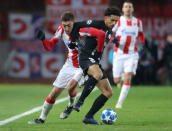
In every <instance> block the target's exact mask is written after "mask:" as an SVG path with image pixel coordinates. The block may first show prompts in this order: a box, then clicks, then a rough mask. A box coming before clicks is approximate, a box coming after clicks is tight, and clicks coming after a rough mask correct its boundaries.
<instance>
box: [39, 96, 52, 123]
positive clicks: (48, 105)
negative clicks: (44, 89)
mask: <svg viewBox="0 0 172 131" xmlns="http://www.w3.org/2000/svg"><path fill="white" fill-rule="evenodd" d="M54 103H55V100H53V101H52V100H50V99H49V98H48V97H47V98H46V100H45V102H44V104H43V108H42V112H41V115H40V118H41V119H42V120H45V119H46V118H47V115H48V113H49V112H50V110H51V109H52V107H53V105H54Z"/></svg>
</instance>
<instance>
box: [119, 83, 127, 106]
mask: <svg viewBox="0 0 172 131" xmlns="http://www.w3.org/2000/svg"><path fill="white" fill-rule="evenodd" d="M129 89H130V83H125V82H124V83H123V86H122V89H121V93H120V96H119V99H118V102H117V105H120V106H122V104H123V102H124V100H125V98H126V97H127V94H128V92H129Z"/></svg>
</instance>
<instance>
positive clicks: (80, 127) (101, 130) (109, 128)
mask: <svg viewBox="0 0 172 131" xmlns="http://www.w3.org/2000/svg"><path fill="white" fill-rule="evenodd" d="M51 89H52V86H51V85H38V84H28V85H22V84H0V121H3V120H5V119H7V118H9V117H12V116H15V115H18V114H21V113H23V112H25V111H28V110H31V109H32V108H34V107H37V106H41V105H42V104H43V103H44V100H45V98H46V96H47V95H48V94H49V92H50V91H51ZM81 90H82V89H79V92H80V91H81ZM113 91H114V95H113V97H112V98H110V99H109V101H108V102H107V103H106V104H105V106H104V107H103V108H102V109H101V110H100V111H99V112H98V113H97V114H96V115H95V119H96V120H98V121H101V120H100V114H101V111H102V110H104V109H106V108H112V109H115V104H116V101H117V99H118V96H119V93H120V89H117V88H115V87H114V88H113ZM99 94H100V91H98V90H97V91H95V92H93V93H92V94H91V95H90V96H89V97H88V98H87V99H86V101H85V103H84V105H83V106H82V108H81V111H80V112H79V113H78V112H75V111H73V112H72V113H71V115H70V116H69V118H68V119H65V120H61V119H60V118H59V115H60V113H61V112H62V111H63V110H64V109H65V107H66V106H67V103H68V101H65V102H63V103H60V104H57V105H55V106H54V107H53V109H52V110H51V112H50V113H49V116H48V117H47V120H46V122H45V124H43V125H28V124H27V122H28V121H30V120H33V119H35V118H38V117H39V115H40V111H39V112H36V113H33V114H31V115H28V116H25V117H22V118H20V119H17V120H14V121H12V122H10V123H7V124H5V125H2V126H0V131H172V88H171V87H165V86H162V87H160V86H156V87H155V86H137V87H136V86H133V87H132V88H131V89H130V92H129V94H128V97H127V99H126V101H125V102H124V105H123V108H122V109H121V110H116V109H115V110H116V112H117V115H118V118H117V121H116V123H115V124H113V125H105V124H103V125H101V126H97V125H84V124H83V123H82V119H83V118H84V116H85V114H86V113H87V112H88V110H89V109H90V107H91V105H92V103H93V102H94V100H95V99H96V97H97V96H98V95H99ZM66 96H67V93H66V90H65V91H64V92H63V94H62V95H61V96H60V97H59V98H58V99H60V98H63V97H66Z"/></svg>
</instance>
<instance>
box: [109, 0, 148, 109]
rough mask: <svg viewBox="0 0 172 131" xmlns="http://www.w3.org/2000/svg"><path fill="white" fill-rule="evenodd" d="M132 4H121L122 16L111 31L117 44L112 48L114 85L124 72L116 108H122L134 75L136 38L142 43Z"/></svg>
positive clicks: (139, 21)
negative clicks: (116, 39)
mask: <svg viewBox="0 0 172 131" xmlns="http://www.w3.org/2000/svg"><path fill="white" fill-rule="evenodd" d="M133 11H134V8H133V3H132V2H131V1H129V0H128V1H125V2H124V3H123V7H122V12H123V16H121V17H120V19H119V20H118V22H117V24H116V25H115V26H114V27H113V29H112V31H113V34H114V37H117V38H118V42H117V43H116V44H115V46H114V54H113V78H114V82H115V83H116V84H118V83H120V81H121V75H122V73H123V72H124V82H123V86H122V89H121V93H120V96H119V99H118V102H117V104H116V108H122V104H123V102H124V100H125V98H126V96H127V94H128V91H129V89H130V86H131V79H132V76H133V75H135V74H136V69H137V64H138V59H139V55H138V52H137V50H138V49H137V38H139V39H140V43H142V44H143V43H144V41H145V38H144V33H143V28H142V21H141V20H140V19H138V18H136V17H134V16H133Z"/></svg>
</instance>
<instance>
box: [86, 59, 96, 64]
mask: <svg viewBox="0 0 172 131" xmlns="http://www.w3.org/2000/svg"><path fill="white" fill-rule="evenodd" d="M88 59H89V60H90V61H91V63H95V62H96V61H95V60H94V59H93V58H88Z"/></svg>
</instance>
